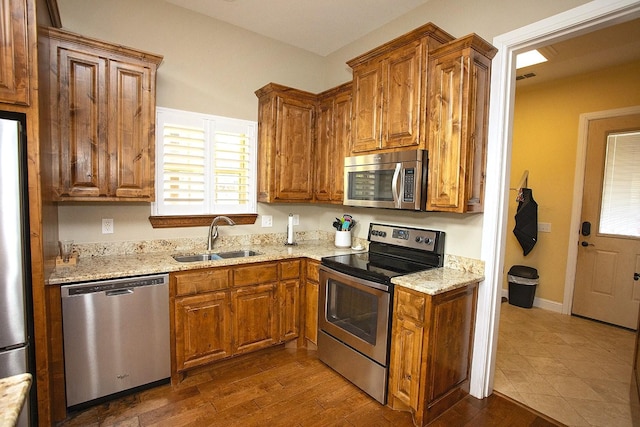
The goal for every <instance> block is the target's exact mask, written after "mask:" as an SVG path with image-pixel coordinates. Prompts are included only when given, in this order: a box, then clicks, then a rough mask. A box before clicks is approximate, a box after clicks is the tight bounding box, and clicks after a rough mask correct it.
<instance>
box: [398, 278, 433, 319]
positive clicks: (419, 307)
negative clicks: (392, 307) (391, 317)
mask: <svg viewBox="0 0 640 427" xmlns="http://www.w3.org/2000/svg"><path fill="white" fill-rule="evenodd" d="M425 304H426V298H425V297H424V296H423V295H415V294H412V293H410V292H408V291H406V290H404V289H402V288H400V287H396V315H397V316H399V317H401V318H405V319H411V320H414V321H415V322H417V323H419V324H422V323H423V322H424V309H425Z"/></svg>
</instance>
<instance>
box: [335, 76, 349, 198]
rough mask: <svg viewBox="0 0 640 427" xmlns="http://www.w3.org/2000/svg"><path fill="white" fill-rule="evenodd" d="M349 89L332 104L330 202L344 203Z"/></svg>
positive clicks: (347, 148)
mask: <svg viewBox="0 0 640 427" xmlns="http://www.w3.org/2000/svg"><path fill="white" fill-rule="evenodd" d="M351 104H352V102H351V88H350V87H349V88H348V90H347V91H346V92H342V93H340V94H338V95H337V96H336V99H335V100H334V103H333V145H332V146H333V151H332V153H331V159H332V163H331V173H330V176H331V191H330V193H331V196H330V200H331V201H332V202H335V203H338V204H342V202H343V201H344V158H345V157H348V156H350V155H351V154H350V150H351Z"/></svg>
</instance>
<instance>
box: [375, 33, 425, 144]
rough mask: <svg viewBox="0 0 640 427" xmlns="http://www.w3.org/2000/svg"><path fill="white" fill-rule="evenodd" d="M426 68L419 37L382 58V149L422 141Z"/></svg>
mask: <svg viewBox="0 0 640 427" xmlns="http://www.w3.org/2000/svg"><path fill="white" fill-rule="evenodd" d="M425 68H426V64H423V58H422V43H421V42H420V41H419V40H418V41H415V42H413V43H410V44H409V45H407V46H405V47H403V48H401V49H397V50H396V51H394V52H392V53H391V54H390V55H389V57H388V58H387V59H385V60H384V61H383V70H384V80H383V82H384V83H383V98H384V101H383V109H382V129H383V130H382V140H381V146H382V148H400V147H411V146H417V145H419V144H420V138H421V129H420V124H421V123H424V119H423V118H422V117H421V111H422V110H421V106H422V102H423V99H422V98H423V97H424V95H423V75H424V74H425Z"/></svg>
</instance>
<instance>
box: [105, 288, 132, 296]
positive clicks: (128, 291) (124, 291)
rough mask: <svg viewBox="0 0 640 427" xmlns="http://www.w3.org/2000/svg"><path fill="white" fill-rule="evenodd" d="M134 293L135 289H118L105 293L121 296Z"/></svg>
mask: <svg viewBox="0 0 640 427" xmlns="http://www.w3.org/2000/svg"><path fill="white" fill-rule="evenodd" d="M132 293H133V289H118V290H115V291H106V292H105V293H104V294H105V295H106V296H108V297H119V296H121V295H129V294H132Z"/></svg>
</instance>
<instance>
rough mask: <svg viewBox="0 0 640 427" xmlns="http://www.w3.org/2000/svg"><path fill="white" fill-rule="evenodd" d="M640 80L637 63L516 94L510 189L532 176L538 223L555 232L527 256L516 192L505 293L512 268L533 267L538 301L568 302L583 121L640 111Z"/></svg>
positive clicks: (512, 203)
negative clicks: (519, 234)
mask: <svg viewBox="0 0 640 427" xmlns="http://www.w3.org/2000/svg"><path fill="white" fill-rule="evenodd" d="M639 75H640V61H637V62H633V63H630V64H626V65H623V66H617V67H613V68H610V69H607V70H602V71H598V72H593V73H588V74H583V75H580V76H576V77H572V78H568V79H562V80H559V81H556V82H551V83H541V84H539V85H534V86H530V87H525V88H522V89H517V90H516V102H515V110H514V122H513V146H512V161H511V177H510V183H511V184H510V187H512V188H513V187H516V186H517V185H518V182H519V181H520V178H521V177H522V173H523V171H524V170H529V180H528V184H529V188H531V189H532V190H533V198H534V199H535V200H536V202H537V203H538V222H547V223H551V232H550V233H541V232H538V242H537V244H536V246H535V247H534V248H533V250H532V251H531V252H530V253H529V254H528V255H527V256H526V257H525V256H523V254H522V248H521V247H520V245H519V244H518V241H517V240H516V238H515V236H514V235H513V233H512V232H511V230H513V227H514V226H515V219H514V215H515V212H516V208H517V206H518V204H517V202H516V201H515V198H516V192H515V191H510V201H509V223H508V225H507V227H508V228H507V229H508V230H509V235H508V236H507V246H506V252H505V279H504V282H503V283H504V285H503V287H504V288H507V287H508V285H507V278H506V272H507V271H508V270H509V268H510V267H511V266H512V265H516V264H521V265H528V266H531V267H534V268H537V269H538V274H539V275H540V281H539V286H538V288H537V290H536V297H538V298H543V299H546V300H550V301H554V302H558V303H562V302H563V299H564V281H565V270H566V265H567V251H568V244H569V236H570V234H569V233H570V229H569V227H570V221H571V207H572V203H573V200H572V199H573V180H574V175H575V164H576V149H577V139H578V120H579V116H580V114H583V113H590V112H595V111H603V110H610V109H614V108H622V107H629V106H633V105H640V86H639V84H638V76H639ZM575 232H576V233H577V232H578V230H575Z"/></svg>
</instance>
